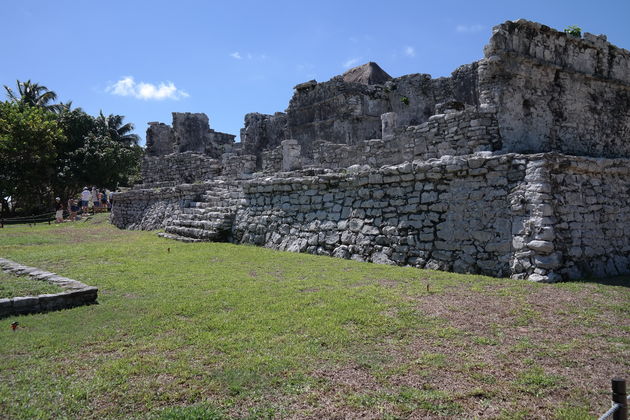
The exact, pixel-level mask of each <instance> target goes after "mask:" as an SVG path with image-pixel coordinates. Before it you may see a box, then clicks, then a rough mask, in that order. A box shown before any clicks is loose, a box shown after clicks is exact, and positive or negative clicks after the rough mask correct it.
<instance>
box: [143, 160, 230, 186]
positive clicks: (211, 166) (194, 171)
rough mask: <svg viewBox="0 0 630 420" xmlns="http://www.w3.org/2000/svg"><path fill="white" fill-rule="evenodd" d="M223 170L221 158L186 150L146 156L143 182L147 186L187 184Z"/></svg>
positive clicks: (207, 177)
mask: <svg viewBox="0 0 630 420" xmlns="http://www.w3.org/2000/svg"><path fill="white" fill-rule="evenodd" d="M221 171H222V164H221V162H220V161H219V160H217V159H214V158H211V157H210V156H206V155H203V154H198V153H193V152H185V153H172V154H170V155H166V156H146V157H145V158H144V159H143V161H142V182H143V184H144V185H145V186H149V185H152V184H159V183H164V182H168V183H175V184H185V183H192V182H199V181H204V180H208V179H211V178H213V177H216V176H218V175H220V174H221Z"/></svg>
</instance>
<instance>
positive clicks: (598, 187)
mask: <svg viewBox="0 0 630 420" xmlns="http://www.w3.org/2000/svg"><path fill="white" fill-rule="evenodd" d="M550 181H551V185H552V187H553V203H554V208H553V210H554V216H555V219H556V224H555V233H556V237H555V240H554V248H555V250H556V252H558V253H559V254H560V256H559V257H560V258H561V260H560V261H559V264H560V265H561V270H560V272H561V273H562V274H563V276H564V277H569V278H579V277H583V276H589V275H592V276H595V277H607V276H616V275H619V274H627V273H629V272H630V206H628V203H630V161H628V160H627V159H590V158H568V157H566V156H561V155H557V156H553V157H552V158H551V162H550Z"/></svg>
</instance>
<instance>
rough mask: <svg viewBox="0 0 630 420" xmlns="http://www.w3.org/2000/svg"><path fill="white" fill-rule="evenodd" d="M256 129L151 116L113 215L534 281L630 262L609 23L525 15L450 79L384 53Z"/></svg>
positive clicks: (617, 54) (624, 69)
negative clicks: (389, 59)
mask: <svg viewBox="0 0 630 420" xmlns="http://www.w3.org/2000/svg"><path fill="white" fill-rule="evenodd" d="M240 134H241V142H240V143H235V142H234V137H235V136H233V135H229V134H224V133H219V132H216V131H214V130H212V129H210V127H209V123H208V117H207V116H206V115H204V114H190V113H173V123H172V126H169V125H165V124H161V123H151V124H150V126H149V129H148V131H147V150H146V157H145V158H144V162H143V169H142V173H143V184H140V185H136V186H135V187H134V188H133V189H132V190H130V191H127V192H123V193H118V194H116V195H115V197H114V206H113V209H112V222H113V223H114V224H115V225H116V226H118V227H120V228H128V229H159V228H163V229H164V231H165V233H161V235H162V236H164V237H166V238H172V239H178V240H183V241H229V242H232V243H236V244H253V245H260V246H265V247H269V248H274V249H279V250H286V251H293V252H308V253H312V254H319V255H328V256H332V257H338V258H350V259H353V260H357V261H369V262H374V263H382V264H396V265H407V266H413V267H420V268H429V269H438V270H448V271H455V272H459V273H480V274H485V275H490V276H511V277H513V278H519V279H529V280H533V281H558V280H561V279H576V278H580V277H586V276H614V275H617V274H622V273H630V160H629V159H630V52H629V51H627V50H624V49H621V48H618V47H616V46H614V45H612V44H610V43H608V42H607V40H606V37H605V36H603V35H599V36H595V35H592V34H584V36H583V37H582V38H579V37H574V36H572V35H569V34H565V33H563V32H558V31H556V30H553V29H551V28H549V27H547V26H544V25H540V24H538V23H533V22H529V21H524V20H518V21H515V22H511V21H508V22H506V23H503V24H501V25H498V26H496V27H495V28H494V30H493V33H492V36H491V38H490V41H489V43H488V45H487V46H486V47H485V49H484V58H483V59H481V60H479V61H478V62H475V63H472V64H467V65H463V66H461V67H459V68H457V69H456V70H455V71H454V72H453V73H452V76H451V77H443V78H437V79H433V78H431V76H429V75H426V74H410V75H406V76H402V77H398V78H392V77H391V76H389V75H388V74H387V73H386V72H385V71H384V70H383V69H381V68H380V67H379V66H378V65H377V64H375V63H367V64H364V65H362V66H359V67H356V68H354V69H351V70H349V71H348V72H346V73H344V74H343V75H340V76H335V77H333V78H332V79H330V80H329V81H327V82H317V81H315V80H312V81H309V82H306V83H301V84H299V85H297V86H295V93H294V95H293V97H292V99H291V101H290V102H289V105H288V108H287V109H286V111H285V112H277V113H275V114H274V115H263V114H258V113H252V114H247V115H246V116H245V124H244V128H243V129H242V130H241V133H240ZM331 263H332V261H331Z"/></svg>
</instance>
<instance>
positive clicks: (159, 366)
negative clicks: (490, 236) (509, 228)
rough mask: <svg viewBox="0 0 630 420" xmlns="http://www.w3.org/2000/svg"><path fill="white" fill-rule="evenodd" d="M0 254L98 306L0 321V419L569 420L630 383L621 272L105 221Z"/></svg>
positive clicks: (628, 297)
mask: <svg viewBox="0 0 630 420" xmlns="http://www.w3.org/2000/svg"><path fill="white" fill-rule="evenodd" d="M169 251H170V252H169ZM0 256H1V257H4V258H9V259H12V260H14V261H16V262H19V263H22V264H25V265H30V266H34V267H38V268H42V269H44V270H48V271H52V272H55V273H58V274H60V275H63V276H67V277H70V278H73V279H76V280H79V281H81V282H84V283H86V284H88V285H93V286H97V287H98V288H99V299H98V301H99V304H98V305H92V306H84V307H79V308H74V309H70V310H64V311H59V312H50V313H46V314H36V315H28V316H22V317H19V318H5V319H3V320H0V418H3V419H4V418H8V419H38V418H42V419H44V418H55V419H57V418H93V419H107V418H125V419H126V418H139V419H144V418H149V419H152V418H156V419H197V418H198V419H202V418H207V419H223V418H250V419H254V418H320V419H328V418H387V419H393V418H494V419H531V418H551V419H554V418H555V419H571V420H575V419H578V420H579V419H587V418H593V417H594V416H595V415H596V414H600V413H603V412H604V411H605V410H606V409H608V408H609V407H610V397H609V390H610V379H611V378H612V377H613V376H615V375H625V376H626V377H628V376H630V375H628V373H629V372H630V305H629V304H630V287H629V286H630V280H629V279H628V278H623V279H611V280H607V281H600V282H587V281H585V282H574V283H562V284H555V285H540V284H533V283H529V282H526V281H515V280H507V279H493V278H487V277H480V276H464V275H457V274H450V273H442V272H433V271H422V270H417V269H411V268H401V267H389V266H382V265H374V264H367V263H357V262H354V261H348V260H339V259H332V258H328V257H318V256H313V255H305V254H291V253H282V252H276V251H271V250H268V249H263V248H256V247H250V246H235V245H231V244H219V243H194V244H184V243H179V242H173V241H168V240H166V239H162V238H158V237H157V236H156V235H155V233H152V232H135V231H121V230H118V229H116V228H114V227H112V226H111V225H109V223H108V222H107V215H104V214H103V215H97V216H96V217H94V218H92V219H90V220H89V221H87V222H83V221H81V222H75V223H65V224H63V225H61V226H54V225H52V226H49V225H39V226H36V227H32V228H31V227H28V226H17V227H16V226H10V227H6V228H5V229H0ZM15 320H19V322H20V327H21V328H19V329H18V330H17V331H15V332H13V331H11V329H10V327H9V326H10V324H11V322H12V321H15ZM628 379H630V377H629V378H628Z"/></svg>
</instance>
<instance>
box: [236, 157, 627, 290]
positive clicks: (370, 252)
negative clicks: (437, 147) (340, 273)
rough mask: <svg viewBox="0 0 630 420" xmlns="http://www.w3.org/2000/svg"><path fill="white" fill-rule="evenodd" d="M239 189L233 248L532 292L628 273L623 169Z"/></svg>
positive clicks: (559, 162)
mask: <svg viewBox="0 0 630 420" xmlns="http://www.w3.org/2000/svg"><path fill="white" fill-rule="evenodd" d="M293 175H294V176H291V174H287V175H286V176H283V177H279V176H275V177H267V178H259V179H254V180H251V181H248V182H247V183H245V184H244V188H243V190H244V194H245V204H244V205H243V206H242V208H241V209H240V210H239V212H238V213H237V216H236V221H235V225H234V232H233V237H234V241H235V242H237V243H249V244H255V245H261V246H266V247H270V248H274V249H279V250H287V251H295V252H308V253H314V254H320V255H331V256H335V257H340V258H352V259H355V260H359V261H372V262H376V263H386V264H397V265H411V266H415V267H421V268H431V269H440V270H447V271H456V272H466V273H482V274H487V275H492V276H512V277H514V278H528V279H530V280H534V281H558V280H560V279H569V278H582V277H589V276H597V277H602V276H610V275H618V274H628V273H630V239H629V238H630V235H629V233H630V232H629V229H630V209H629V208H628V206H627V203H628V202H630V177H629V175H630V161H628V160H627V159H616V160H613V159H594V158H582V157H575V156H567V155H561V154H555V153H552V154H548V153H544V154H532V155H519V154H506V155H491V154H489V153H478V154H474V155H469V156H461V157H453V156H445V157H443V158H441V159H432V160H429V161H414V162H413V163H406V164H402V165H397V166H385V167H382V168H380V169H378V170H374V169H369V168H364V169H363V168H360V167H357V168H350V171H349V172H347V173H346V172H343V173H340V172H329V173H323V174H322V173H319V174H313V175H310V176H302V175H300V174H297V173H296V174H293Z"/></svg>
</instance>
